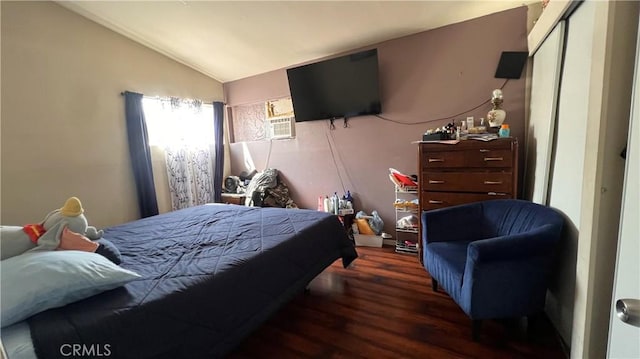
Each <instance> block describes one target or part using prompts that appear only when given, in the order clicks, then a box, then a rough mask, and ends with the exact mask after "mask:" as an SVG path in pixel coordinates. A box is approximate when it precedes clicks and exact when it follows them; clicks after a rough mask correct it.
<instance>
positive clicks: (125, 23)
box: [58, 0, 535, 82]
mask: <svg viewBox="0 0 640 359" xmlns="http://www.w3.org/2000/svg"><path fill="white" fill-rule="evenodd" d="M532 2H535V1H532V0H516V1H512V0H493V1H491V0H489V1H484V0H472V1H452V0H449V1H191V0H187V1H58V3H59V4H60V5H62V6H64V7H66V8H68V9H70V10H72V11H75V12H77V13H79V14H81V15H83V16H86V17H87V18H89V19H92V20H94V21H96V22H98V23H100V24H102V25H104V26H106V27H108V28H110V29H112V30H114V31H116V32H119V33H121V34H123V35H125V36H127V37H129V38H131V39H133V40H135V41H137V42H139V43H141V44H143V45H146V46H148V47H150V48H152V49H154V50H156V51H158V52H160V53H163V54H165V55H167V56H169V57H171V58H173V59H175V60H177V61H179V62H181V63H183V64H185V65H188V66H190V67H192V68H194V69H196V70H198V71H200V72H202V73H204V74H206V75H208V76H210V77H213V78H214V79H216V80H218V81H220V82H228V81H233V80H237V79H241V78H245V77H249V76H252V75H257V74H261V73H264V72H268V71H271V70H276V69H280V68H284V67H289V66H292V65H295V64H299V63H303V62H308V61H311V60H315V59H318V58H322V57H326V56H330V55H334V54H338V53H341V52H345V51H349V50H351V49H355V48H359V47H362V46H367V45H371V44H375V43H378V42H381V41H385V40H389V39H394V38H398V37H401V36H405V35H409V34H414V33H418V32H421V31H425V30H429V29H433V28H437V27H441V26H443V25H447V24H452V23H457V22H461V21H465V20H469V19H472V18H476V17H480V16H483V15H487V14H490V13H494V12H498V11H502V10H507V9H510V8H514V7H518V6H522V5H523V4H530V3H532Z"/></svg>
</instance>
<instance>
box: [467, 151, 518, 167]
mask: <svg viewBox="0 0 640 359" xmlns="http://www.w3.org/2000/svg"><path fill="white" fill-rule="evenodd" d="M465 153H466V156H465V164H466V166H467V167H470V168H497V167H504V168H509V167H511V166H512V161H513V157H512V156H513V154H512V152H511V150H491V149H487V148H480V149H477V150H468V151H465Z"/></svg>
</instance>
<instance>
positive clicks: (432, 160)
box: [429, 158, 444, 163]
mask: <svg viewBox="0 0 640 359" xmlns="http://www.w3.org/2000/svg"><path fill="white" fill-rule="evenodd" d="M432 162H444V158H429V163H432Z"/></svg>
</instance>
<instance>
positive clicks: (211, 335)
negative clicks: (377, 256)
mask: <svg viewBox="0 0 640 359" xmlns="http://www.w3.org/2000/svg"><path fill="white" fill-rule="evenodd" d="M104 238H108V239H110V240H111V241H112V242H113V243H114V244H115V245H116V246H117V247H118V248H119V249H120V251H121V253H122V256H123V263H122V264H121V266H122V267H124V268H127V269H131V270H133V271H135V272H137V273H138V274H140V275H141V276H142V278H141V279H140V280H136V281H134V282H131V283H128V284H127V285H125V286H124V287H121V288H117V289H114V290H111V291H108V292H104V293H102V294H99V295H96V296H94V297H91V298H88V299H85V300H82V301H79V302H76V303H72V304H70V305H67V306H65V307H62V308H57V309H52V310H48V311H45V312H43V313H40V314H38V315H36V316H34V317H32V318H31V319H29V325H30V328H31V333H32V339H33V342H34V347H35V350H36V353H37V354H38V357H39V358H41V359H43V358H55V357H61V356H62V355H61V352H60V348H61V346H62V345H64V344H79V345H82V346H83V347H87V348H93V350H94V353H97V352H96V351H95V350H96V349H97V350H102V356H104V354H105V353H104V349H105V348H108V351H109V354H110V356H111V357H116V358H136V359H137V358H214V357H220V356H223V355H224V354H226V353H228V352H229V351H230V350H232V349H233V348H234V347H235V346H236V345H237V344H238V343H239V342H240V341H241V340H242V339H244V338H245V337H246V336H247V335H248V334H249V333H250V332H251V331H252V330H253V329H255V328H256V327H257V326H259V325H260V324H261V323H262V322H264V321H265V320H266V319H267V318H268V317H269V316H270V315H271V314H272V313H274V312H275V311H276V310H277V309H278V308H279V307H280V306H282V305H283V304H284V303H286V302H287V301H288V300H290V299H291V298H292V297H293V296H294V295H295V294H296V293H298V292H299V291H301V290H303V289H304V287H305V286H306V285H307V284H308V282H309V281H310V280H311V279H313V278H314V277H315V276H316V275H317V274H319V273H320V272H321V271H322V270H323V269H324V268H326V267H327V266H328V265H329V264H331V263H332V262H334V261H335V260H336V259H338V258H342V261H343V265H344V266H345V267H346V266H347V265H348V264H349V263H350V262H351V261H352V260H354V259H355V258H356V257H357V253H356V251H355V248H354V247H353V244H352V243H351V242H350V241H349V239H348V238H347V235H346V233H345V231H344V228H343V227H342V225H341V224H340V222H339V221H338V219H337V218H336V217H335V216H331V215H328V214H326V213H322V212H317V211H311V210H301V209H284V208H252V207H243V206H233V205H205V206H199V207H193V208H188V209H184V210H179V211H175V212H170V213H166V214H162V215H159V216H154V217H149V218H145V219H142V220H138V221H134V222H131V223H128V224H124V225H121V226H117V227H112V228H108V229H106V230H105V232H104ZM95 356H96V357H97V356H100V355H95Z"/></svg>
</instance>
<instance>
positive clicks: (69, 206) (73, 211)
mask: <svg viewBox="0 0 640 359" xmlns="http://www.w3.org/2000/svg"><path fill="white" fill-rule="evenodd" d="M60 213H61V214H62V215H63V216H65V217H77V216H79V215H81V214H83V213H84V209H83V208H82V203H80V200H79V199H78V197H70V198H69V199H68V200H67V201H66V202H64V206H63V207H62V208H60Z"/></svg>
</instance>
